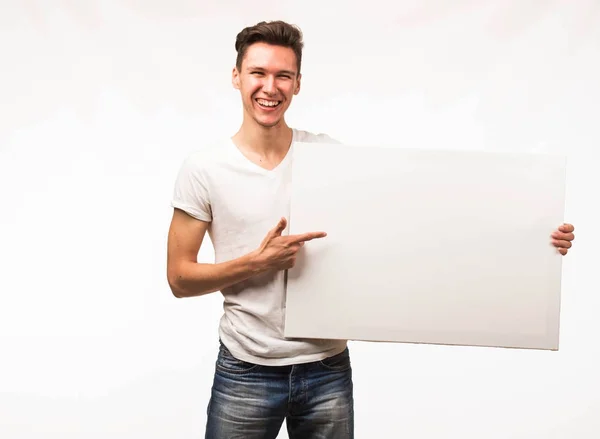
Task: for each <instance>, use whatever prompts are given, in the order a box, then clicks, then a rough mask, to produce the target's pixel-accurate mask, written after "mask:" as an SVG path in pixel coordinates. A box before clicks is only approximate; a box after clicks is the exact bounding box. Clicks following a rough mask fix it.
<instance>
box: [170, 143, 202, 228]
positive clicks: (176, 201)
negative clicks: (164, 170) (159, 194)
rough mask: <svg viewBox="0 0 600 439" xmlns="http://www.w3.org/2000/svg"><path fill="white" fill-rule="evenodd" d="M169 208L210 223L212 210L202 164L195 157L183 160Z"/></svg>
mask: <svg viewBox="0 0 600 439" xmlns="http://www.w3.org/2000/svg"><path fill="white" fill-rule="evenodd" d="M171 206H172V207H174V208H177V209H181V210H183V211H184V212H186V213H187V214H188V215H190V216H192V217H193V218H196V219H198V220H200V221H207V222H210V221H211V220H212V210H211V203H210V193H209V187H208V179H207V176H206V169H205V166H204V163H201V160H199V158H198V157H197V156H195V155H191V156H190V157H188V158H187V159H186V160H184V162H183V164H182V166H181V168H180V169H179V172H178V174H177V177H176V179H175V188H174V190H173V198H172V199H171Z"/></svg>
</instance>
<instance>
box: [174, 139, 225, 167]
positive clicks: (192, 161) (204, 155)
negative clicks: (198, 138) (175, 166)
mask: <svg viewBox="0 0 600 439" xmlns="http://www.w3.org/2000/svg"><path fill="white" fill-rule="evenodd" d="M228 155H229V149H228V148H227V143H226V142H214V143H208V144H206V145H203V146H202V147H201V148H198V149H195V150H193V151H192V152H190V153H188V155H187V156H186V157H184V159H183V163H182V165H181V169H182V171H184V172H187V173H190V174H204V173H206V172H209V171H210V170H211V169H214V168H215V167H216V166H219V165H220V164H222V163H224V162H226V161H227V160H228V158H229V157H228Z"/></svg>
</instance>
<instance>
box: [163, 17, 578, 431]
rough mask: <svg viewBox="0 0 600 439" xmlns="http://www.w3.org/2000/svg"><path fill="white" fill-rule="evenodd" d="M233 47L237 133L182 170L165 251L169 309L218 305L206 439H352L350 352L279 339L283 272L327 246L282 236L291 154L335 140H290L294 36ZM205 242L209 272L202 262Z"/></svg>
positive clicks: (259, 36)
mask: <svg viewBox="0 0 600 439" xmlns="http://www.w3.org/2000/svg"><path fill="white" fill-rule="evenodd" d="M235 47H236V50H237V52H238V57H237V62H236V65H235V68H234V69H233V77H232V81H233V86H234V87H235V88H236V89H238V90H239V91H240V95H241V98H242V104H243V122H242V125H241V127H240V129H239V131H238V132H237V133H236V134H235V135H234V136H233V137H232V138H230V139H225V140H224V141H223V142H222V144H219V145H214V146H210V145H202V150H201V151H199V152H197V153H194V154H192V155H191V156H190V157H188V158H187V160H185V162H184V164H183V166H182V168H181V170H180V172H179V175H178V177H177V181H176V185H175V191H174V197H173V201H172V206H173V207H174V213H173V219H172V223H171V227H170V230H169V242H168V280H169V284H170V286H171V289H172V291H173V294H174V295H175V296H176V297H194V296H201V295H204V294H209V293H212V292H216V291H221V292H222V294H223V297H224V314H223V316H222V318H221V322H220V325H219V337H220V341H221V344H220V350H219V354H218V358H217V361H216V369H215V374H214V383H213V388H212V394H211V398H210V402H209V406H208V410H207V415H208V421H207V426H206V438H210V439H213V438H214V439H216V438H244V439H267V438H273V439H274V438H276V437H277V435H278V432H279V430H280V428H281V426H282V425H283V421H284V420H286V424H287V429H288V434H289V437H290V439H300V438H302V439H317V438H327V439H336V438H339V439H342V438H343V439H349V438H353V437H354V409H353V407H354V405H353V384H352V368H351V365H350V357H349V352H348V348H347V344H346V341H345V340H297V339H294V340H289V339H286V338H284V336H283V324H284V313H285V270H286V269H288V268H291V267H292V266H293V265H294V262H295V258H296V255H297V253H298V251H299V250H300V249H301V248H302V246H303V245H304V244H305V243H307V242H308V241H311V240H313V239H327V238H326V233H325V232H324V231H307V232H306V233H303V234H300V235H294V236H290V235H289V234H288V233H287V218H289V201H290V182H291V180H290V172H291V155H292V151H293V145H294V142H296V141H303V142H334V140H333V139H331V138H330V137H328V136H326V135H323V134H320V135H316V134H312V133H309V132H306V131H300V130H296V129H292V128H290V127H289V126H288V125H287V124H286V122H285V119H284V115H285V112H286V110H287V109H288V107H289V106H290V104H291V102H292V98H293V97H294V96H295V95H297V94H298V92H299V91H300V79H301V74H300V68H301V60H302V48H303V43H302V35H301V32H300V30H299V29H297V28H296V27H294V26H291V25H289V24H287V23H284V22H281V21H277V22H270V23H266V22H262V23H259V24H257V25H255V26H252V27H248V28H245V29H244V30H242V31H241V32H240V33H239V34H238V35H237V40H236V45H235ZM206 232H208V233H209V234H210V237H211V240H212V242H213V246H214V249H215V258H216V260H215V263H214V264H200V263H198V262H197V255H198V251H199V249H200V246H201V244H202V242H203V239H204V236H205V233H206ZM572 232H573V227H572V226H571V225H563V226H561V227H560V228H559V230H557V231H556V232H555V234H554V235H553V238H554V240H553V243H554V245H555V246H556V247H557V248H558V249H559V251H560V252H561V253H562V254H563V255H564V254H566V253H567V249H568V248H570V247H571V241H572V240H573V239H574V236H573V233H572ZM307 245H310V243H308V244H307Z"/></svg>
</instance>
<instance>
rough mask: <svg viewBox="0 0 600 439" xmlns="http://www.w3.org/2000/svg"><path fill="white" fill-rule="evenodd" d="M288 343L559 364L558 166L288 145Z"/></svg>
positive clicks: (473, 155)
mask: <svg viewBox="0 0 600 439" xmlns="http://www.w3.org/2000/svg"><path fill="white" fill-rule="evenodd" d="M293 154H294V156H293V177H292V178H293V184H292V196H291V200H292V201H291V215H290V233H292V234H294V233H303V232H308V231H325V232H327V234H328V236H327V237H326V238H323V239H318V240H314V241H311V242H308V243H307V244H306V245H305V246H304V248H303V249H302V250H301V253H300V256H299V260H298V263H297V264H296V266H295V267H294V268H293V269H291V270H289V272H288V284H287V299H286V300H287V305H286V323H285V336H286V337H290V338H296V337H300V338H321V339H331V338H334V339H346V340H362V341H383V342H408V343H430V344H448V345H467V346H490V347H512V348H531V349H550V350H557V349H558V342H559V316H560V292H561V268H562V266H561V264H562V261H561V259H562V256H561V255H560V254H559V253H558V251H557V250H556V249H555V248H554V247H553V246H552V244H551V237H550V235H551V233H552V232H553V231H554V230H555V229H556V228H557V227H558V226H559V225H560V224H562V222H563V214H564V205H565V170H566V159H565V158H564V157H562V156H555V155H549V154H533V153H527V154H524V153H500V152H479V151H477V152H475V151H454V150H450V151H448V150H445V151H441V150H439V151H436V150H418V149H404V148H393V147H377V146H349V145H323V144H304V143H298V144H296V146H295V147H294V152H293Z"/></svg>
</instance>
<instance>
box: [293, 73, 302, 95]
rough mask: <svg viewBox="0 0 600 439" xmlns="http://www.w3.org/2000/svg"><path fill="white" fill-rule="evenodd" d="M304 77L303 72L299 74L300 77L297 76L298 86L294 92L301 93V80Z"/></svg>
mask: <svg viewBox="0 0 600 439" xmlns="http://www.w3.org/2000/svg"><path fill="white" fill-rule="evenodd" d="M301 79H302V74H301V73H300V74H298V77H297V78H296V88H295V89H294V94H295V95H297V94H298V93H300V80H301Z"/></svg>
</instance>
